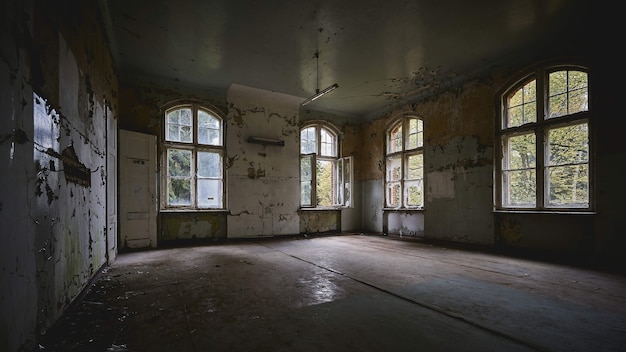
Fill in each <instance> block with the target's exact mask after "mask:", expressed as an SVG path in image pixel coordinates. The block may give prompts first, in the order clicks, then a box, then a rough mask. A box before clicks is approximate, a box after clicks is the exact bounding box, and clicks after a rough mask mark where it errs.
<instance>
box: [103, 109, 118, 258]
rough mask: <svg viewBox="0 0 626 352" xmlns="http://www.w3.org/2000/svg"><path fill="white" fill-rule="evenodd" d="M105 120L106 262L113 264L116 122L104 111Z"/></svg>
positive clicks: (114, 249)
mask: <svg viewBox="0 0 626 352" xmlns="http://www.w3.org/2000/svg"><path fill="white" fill-rule="evenodd" d="M105 111H106V112H105V118H106V120H107V134H106V136H107V159H106V160H107V172H106V180H107V234H106V236H107V237H106V246H107V262H108V263H109V264H111V263H113V261H114V260H115V257H116V256H117V120H116V119H114V118H113V116H111V115H112V114H111V110H110V109H109V108H108V107H107V108H106V110H105Z"/></svg>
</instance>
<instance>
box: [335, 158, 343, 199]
mask: <svg viewBox="0 0 626 352" xmlns="http://www.w3.org/2000/svg"><path fill="white" fill-rule="evenodd" d="M343 166H344V165H343V160H342V159H339V160H335V175H334V177H335V184H334V190H333V193H334V194H335V205H342V204H343V176H344V171H343Z"/></svg>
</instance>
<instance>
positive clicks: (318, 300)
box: [40, 235, 626, 351]
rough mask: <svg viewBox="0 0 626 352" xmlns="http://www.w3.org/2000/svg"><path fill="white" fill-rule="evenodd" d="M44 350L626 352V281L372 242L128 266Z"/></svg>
mask: <svg viewBox="0 0 626 352" xmlns="http://www.w3.org/2000/svg"><path fill="white" fill-rule="evenodd" d="M40 349H41V350H44V351H417V350H420V351H537V350H539V351H626V278H625V277H624V276H623V275H618V274H611V273H607V272H602V271H597V270H591V269H581V268H574V267H571V266H567V265H562V264H553V263H552V264H551V263H546V262H539V261H534V260H530V259H521V258H512V257H506V256H500V255H494V254H486V253H483V252H479V251H470V250H461V249H456V248H453V247H448V248H446V247H440V246H434V245H429V244H425V243H419V242H415V241H404V240H397V239H392V238H389V237H381V236H369V235H339V236H321V237H309V238H304V237H292V238H281V239H258V240H257V239H255V240H246V241H236V242H224V243H214V244H208V245H201V246H195V247H184V248H182V247H178V248H169V249H159V250H152V251H141V252H133V253H123V254H120V255H119V257H118V259H117V260H116V261H115V262H114V263H113V265H111V266H110V267H107V268H106V269H105V270H104V272H103V273H102V274H101V275H100V276H99V277H98V279H97V280H96V281H95V283H94V284H93V285H92V286H91V287H90V289H89V290H88V291H87V292H86V294H85V295H84V296H83V297H82V298H81V299H80V300H79V301H77V302H76V304H75V306H74V307H73V308H72V309H71V310H70V311H68V313H67V314H66V315H65V316H63V317H62V319H61V320H60V321H59V322H58V324H56V325H55V326H54V327H53V328H52V329H50V330H49V331H48V332H47V333H46V334H45V335H44V336H43V339H42V341H41V343H40Z"/></svg>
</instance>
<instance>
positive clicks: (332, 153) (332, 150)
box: [300, 122, 339, 158]
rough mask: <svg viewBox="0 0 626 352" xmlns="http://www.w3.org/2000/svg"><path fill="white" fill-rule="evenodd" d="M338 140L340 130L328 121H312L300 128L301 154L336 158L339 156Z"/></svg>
mask: <svg viewBox="0 0 626 352" xmlns="http://www.w3.org/2000/svg"><path fill="white" fill-rule="evenodd" d="M338 142H339V134H338V132H337V131H336V129H335V128H334V126H331V125H330V124H328V123H324V122H318V123H311V124H307V125H305V126H303V127H302V129H301V130H300V154H317V155H319V156H324V157H332V158H335V157H337V156H339V143H338Z"/></svg>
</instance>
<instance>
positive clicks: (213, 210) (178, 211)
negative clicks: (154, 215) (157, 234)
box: [159, 209, 230, 214]
mask: <svg viewBox="0 0 626 352" xmlns="http://www.w3.org/2000/svg"><path fill="white" fill-rule="evenodd" d="M229 211H230V210H228V209H160V210H159V212H160V213H169V214H172V213H228V212H229Z"/></svg>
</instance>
